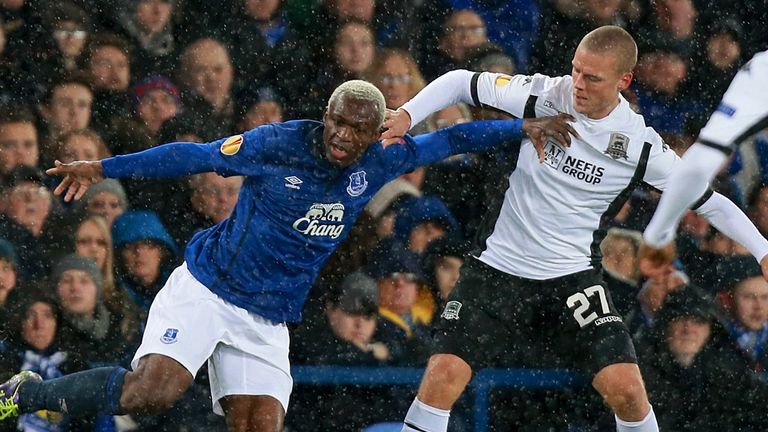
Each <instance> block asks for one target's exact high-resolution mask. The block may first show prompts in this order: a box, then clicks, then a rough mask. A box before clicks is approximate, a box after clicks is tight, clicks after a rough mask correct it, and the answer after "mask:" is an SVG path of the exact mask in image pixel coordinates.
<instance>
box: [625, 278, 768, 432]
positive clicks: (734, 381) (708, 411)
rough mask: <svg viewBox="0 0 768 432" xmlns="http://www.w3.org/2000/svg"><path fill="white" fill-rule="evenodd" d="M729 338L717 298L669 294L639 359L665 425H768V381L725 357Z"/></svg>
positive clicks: (691, 293) (705, 428)
mask: <svg viewBox="0 0 768 432" xmlns="http://www.w3.org/2000/svg"><path fill="white" fill-rule="evenodd" d="M726 338H727V335H726V332H725V330H724V329H723V326H722V324H721V323H720V321H719V317H718V313H717V312H716V309H715V307H714V304H713V301H712V299H711V298H707V297H704V296H703V295H702V293H701V291H699V290H697V289H695V288H688V289H685V290H681V291H678V292H675V293H672V294H670V295H669V297H668V300H667V301H666V302H665V303H664V306H663V307H662V308H661V309H660V311H659V313H658V315H657V318H656V319H655V320H654V323H653V327H652V328H651V331H650V334H649V338H648V339H647V340H646V343H644V344H639V345H638V359H639V364H640V368H641V369H642V371H643V377H644V378H645V383H646V386H647V388H648V394H649V396H650V397H651V398H652V400H653V401H654V410H657V411H658V413H659V419H660V421H659V426H660V428H661V429H662V430H673V431H681V432H685V431H691V432H693V431H696V432H699V431H711V432H717V431H724V430H729V431H730V430H733V431H740V430H765V428H766V427H768V417H766V416H764V415H760V414H759V413H760V412H762V410H763V404H764V401H765V398H766V397H768V386H767V385H766V384H765V383H761V382H760V381H758V380H757V379H756V377H755V375H754V374H753V373H751V372H749V371H747V370H746V369H743V368H742V369H738V368H733V367H731V365H729V364H728V363H727V362H724V361H723V359H722V354H721V348H720V347H721V346H722V343H723V341H724V340H725V339H726Z"/></svg>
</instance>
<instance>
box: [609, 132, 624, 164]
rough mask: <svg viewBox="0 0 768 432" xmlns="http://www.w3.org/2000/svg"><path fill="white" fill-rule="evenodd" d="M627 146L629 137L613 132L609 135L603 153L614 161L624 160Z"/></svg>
mask: <svg viewBox="0 0 768 432" xmlns="http://www.w3.org/2000/svg"><path fill="white" fill-rule="evenodd" d="M628 146H629V137H628V136H626V135H624V134H620V133H618V132H614V133H612V134H611V139H610V141H609V144H608V148H607V149H605V151H604V152H603V153H605V154H607V155H608V156H610V157H612V158H614V159H619V158H622V159H626V158H627V147H628Z"/></svg>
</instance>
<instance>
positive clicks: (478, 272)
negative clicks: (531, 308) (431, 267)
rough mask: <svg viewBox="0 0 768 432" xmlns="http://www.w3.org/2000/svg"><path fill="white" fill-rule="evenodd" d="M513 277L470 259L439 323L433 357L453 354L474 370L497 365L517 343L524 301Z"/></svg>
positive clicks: (437, 323)
mask: <svg viewBox="0 0 768 432" xmlns="http://www.w3.org/2000/svg"><path fill="white" fill-rule="evenodd" d="M521 297H523V296H521V294H520V291H519V290H518V289H517V287H515V286H514V283H513V278H512V277H510V276H509V275H507V274H505V273H503V272H500V271H498V270H495V269H493V268H491V267H489V266H488V265H486V264H484V263H482V262H480V261H478V260H475V259H470V260H469V261H468V262H467V264H465V266H464V267H462V269H461V277H460V278H459V281H458V282H457V283H456V286H455V287H454V289H453V291H452V292H451V294H450V295H449V297H448V299H447V301H446V305H445V307H444V309H443V311H442V313H441V314H440V316H439V317H438V319H437V321H436V323H435V331H434V345H433V354H452V355H454V356H457V357H459V358H461V359H462V360H464V361H465V362H466V363H467V364H469V366H470V367H471V368H472V369H475V370H476V369H479V368H483V367H489V366H497V363H498V362H499V359H500V358H501V357H502V356H503V355H504V353H505V352H508V351H509V350H511V349H513V348H514V346H516V344H517V342H518V341H516V340H514V339H513V338H512V337H511V336H512V334H511V332H510V329H511V328H516V327H519V324H518V323H517V320H518V319H519V318H520V317H521V315H524V310H526V309H527V308H526V307H524V306H523V304H524V301H523V300H521Z"/></svg>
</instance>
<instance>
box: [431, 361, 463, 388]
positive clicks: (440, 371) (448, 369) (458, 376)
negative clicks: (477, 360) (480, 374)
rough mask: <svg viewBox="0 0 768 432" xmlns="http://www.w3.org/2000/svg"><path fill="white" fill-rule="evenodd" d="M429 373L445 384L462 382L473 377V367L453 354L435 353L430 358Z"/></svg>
mask: <svg viewBox="0 0 768 432" xmlns="http://www.w3.org/2000/svg"><path fill="white" fill-rule="evenodd" d="M427 373H428V374H429V375H431V377H432V378H434V379H436V380H438V381H439V382H442V383H444V384H453V385H455V384H461V383H466V382H469V380H470V379H471V378H472V368H471V367H470V366H469V364H467V362H465V361H464V360H462V359H461V358H460V357H457V356H455V355H453V354H435V355H433V356H432V357H430V359H429V364H428V366H427Z"/></svg>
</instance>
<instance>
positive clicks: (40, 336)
mask: <svg viewBox="0 0 768 432" xmlns="http://www.w3.org/2000/svg"><path fill="white" fill-rule="evenodd" d="M10 319H11V322H12V323H14V324H13V325H12V329H11V330H10V332H9V334H10V337H9V338H8V347H7V348H6V350H5V351H3V352H2V353H0V369H1V370H2V371H3V374H4V375H7V374H9V373H13V372H18V371H22V370H27V371H33V372H36V373H38V374H40V376H41V377H42V378H43V379H44V380H48V379H53V378H58V377H60V376H62V375H64V374H69V373H73V372H78V371H81V370H84V369H87V367H88V360H87V358H86V356H85V354H84V353H80V352H78V351H77V350H73V349H72V348H71V347H65V346H64V342H63V341H62V332H63V328H62V321H63V318H62V311H61V308H60V307H59V305H58V302H57V301H56V299H55V298H54V297H53V296H51V295H50V294H49V293H47V292H45V291H44V290H42V289H39V288H34V289H30V290H25V291H24V292H23V293H22V294H20V296H19V298H18V300H17V302H16V303H15V305H14V308H13V311H12V313H11V318H10ZM13 426H15V427H14V428H13V430H25V431H31V430H35V431H61V430H82V431H89V430H95V426H96V424H95V418H93V417H91V418H88V417H84V418H79V419H72V418H70V417H69V416H67V415H66V414H63V413H58V412H52V411H48V412H46V411H40V412H37V413H31V414H27V415H24V416H21V417H20V418H19V419H18V422H16V424H15V425H13ZM2 430H3V431H5V430H8V429H6V428H3V429H2Z"/></svg>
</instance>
